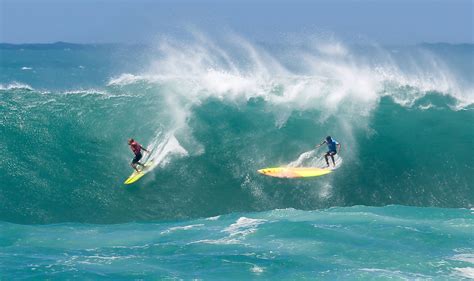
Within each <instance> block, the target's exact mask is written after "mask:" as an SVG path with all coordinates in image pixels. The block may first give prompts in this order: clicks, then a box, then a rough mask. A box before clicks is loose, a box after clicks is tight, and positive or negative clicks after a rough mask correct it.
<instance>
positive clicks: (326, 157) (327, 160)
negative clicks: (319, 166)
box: [324, 151, 329, 167]
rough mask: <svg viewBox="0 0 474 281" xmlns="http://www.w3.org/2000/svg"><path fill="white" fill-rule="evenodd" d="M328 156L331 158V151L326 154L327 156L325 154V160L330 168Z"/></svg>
mask: <svg viewBox="0 0 474 281" xmlns="http://www.w3.org/2000/svg"><path fill="white" fill-rule="evenodd" d="M328 156H329V151H328V152H326V154H324V159H326V164H327V165H328V167H329V159H328Z"/></svg>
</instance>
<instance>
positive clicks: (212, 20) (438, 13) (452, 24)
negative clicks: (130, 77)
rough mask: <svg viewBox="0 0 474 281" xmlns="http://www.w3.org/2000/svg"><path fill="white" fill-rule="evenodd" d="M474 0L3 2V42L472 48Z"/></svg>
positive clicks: (0, 31)
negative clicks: (169, 40)
mask: <svg viewBox="0 0 474 281" xmlns="http://www.w3.org/2000/svg"><path fill="white" fill-rule="evenodd" d="M473 3H474V0H451V1H447V0H446V1H436V0H411V1H409V0H400V1H394V0H380V1H373V0H371V1H367V0H365V1H364V0H357V1H356V0H352V1H343V0H333V1H301V0H296V1H289V0H288V1H281V0H280V1H268V0H255V1H249V0H241V1H235V0H227V1H226V0H223V1H215V0H214V1H210V0H207V1H197V0H195V1H190V0H176V1H171V0H167V1H151V0H118V1H112V0H94V1H92V0H82V1H81V0H0V42H9V43H44V42H56V41H66V42H76V43H106V42H107V43H110V42H128V43H146V42H150V41H153V40H155V39H156V38H157V37H158V36H163V35H165V36H180V34H184V33H185V32H184V30H186V28H187V27H189V26H192V27H194V28H197V29H198V30H200V31H202V32H204V33H210V34H212V33H214V32H217V33H223V32H224V33H225V32H227V31H232V32H235V33H237V34H239V35H241V36H244V37H246V38H249V39H251V40H260V41H268V42H278V41H279V40H280V39H281V38H284V37H288V36H289V35H291V36H293V35H312V34H334V35H335V36H336V37H337V38H341V39H344V40H347V41H360V40H370V41H373V42H378V43H382V44H414V43H420V42H448V43H473V42H474V39H473V36H474V35H473V13H474V8H473V5H474V4H473Z"/></svg>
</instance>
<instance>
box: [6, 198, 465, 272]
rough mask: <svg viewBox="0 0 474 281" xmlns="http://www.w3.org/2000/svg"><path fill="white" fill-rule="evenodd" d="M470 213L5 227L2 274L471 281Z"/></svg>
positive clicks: (275, 215) (298, 214)
mask: <svg viewBox="0 0 474 281" xmlns="http://www.w3.org/2000/svg"><path fill="white" fill-rule="evenodd" d="M472 212H473V211H472V210H466V209H437V208H427V207H425V208H416V207H404V206H386V207H363V206H355V207H344V208H330V209H327V210H323V211H299V210H295V209H284V210H273V211H267V212H259V213H238V214H231V215H223V216H217V217H210V218H207V219H197V220H189V221H181V222H160V223H158V222H148V223H128V224H120V225H90V224H77V223H67V224H54V225H18V224H10V223H0V227H1V228H2V234H1V237H2V242H1V244H0V247H1V251H2V255H1V256H0V261H1V263H0V270H1V272H2V277H4V278H5V279H37V278H42V277H45V276H48V277H49V278H53V279H76V278H78V277H80V278H87V279H110V278H112V279H143V278H144V279H186V280H188V279H204V280H214V279H222V276H225V279H227V280H250V279H252V280H260V279H262V280H276V279H278V280H281V279H284V280H295V279H298V280H299V279H317V280H335V279H350V280H367V279H371V280H372V279H396V280H400V279H403V280H405V279H409V280H412V279H424V280H427V279H434V280H468V279H469V278H473V277H474V275H473V272H474V255H473V249H474V240H473V237H472V233H473V232H474V217H473V214H472ZM85 237H89V238H88V239H84V238H85ZM183 269H185V270H183Z"/></svg>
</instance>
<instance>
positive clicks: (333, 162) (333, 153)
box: [326, 151, 337, 167]
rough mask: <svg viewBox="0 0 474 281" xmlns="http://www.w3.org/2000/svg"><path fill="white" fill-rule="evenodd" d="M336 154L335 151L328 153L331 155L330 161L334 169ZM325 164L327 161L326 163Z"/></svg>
mask: <svg viewBox="0 0 474 281" xmlns="http://www.w3.org/2000/svg"><path fill="white" fill-rule="evenodd" d="M336 154H337V152H336V151H331V152H330V153H329V155H331V159H332V164H334V167H336V161H334V155H336ZM326 162H327V161H326ZM328 166H329V163H328Z"/></svg>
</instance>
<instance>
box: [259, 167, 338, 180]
mask: <svg viewBox="0 0 474 281" xmlns="http://www.w3.org/2000/svg"><path fill="white" fill-rule="evenodd" d="M258 172H259V173H260V174H262V175H265V176H270V177H276V178H309V177H319V176H322V175H327V174H329V173H331V172H332V170H330V169H328V168H325V169H322V168H295V167H276V168H265V169H260V170H258Z"/></svg>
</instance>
